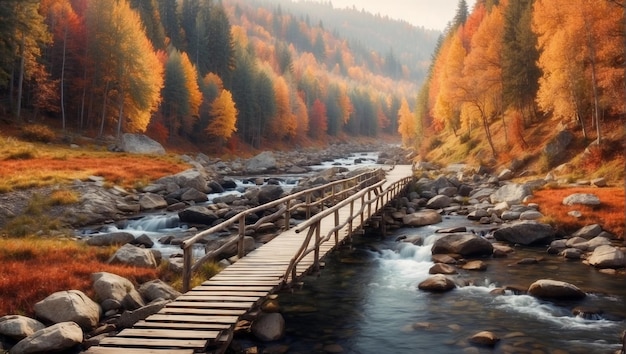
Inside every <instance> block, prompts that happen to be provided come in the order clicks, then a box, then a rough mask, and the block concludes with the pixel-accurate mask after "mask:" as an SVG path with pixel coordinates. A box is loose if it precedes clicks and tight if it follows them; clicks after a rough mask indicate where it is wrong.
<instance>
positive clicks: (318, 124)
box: [309, 99, 328, 139]
mask: <svg viewBox="0 0 626 354" xmlns="http://www.w3.org/2000/svg"><path fill="white" fill-rule="evenodd" d="M310 118H311V119H310V122H309V125H310V128H309V134H310V135H311V137H312V138H314V139H320V138H321V137H322V136H324V135H325V134H326V130H327V129H328V119H327V116H326V105H325V104H324V103H323V102H322V101H320V100H319V99H316V100H315V102H313V108H312V109H311V116H310Z"/></svg>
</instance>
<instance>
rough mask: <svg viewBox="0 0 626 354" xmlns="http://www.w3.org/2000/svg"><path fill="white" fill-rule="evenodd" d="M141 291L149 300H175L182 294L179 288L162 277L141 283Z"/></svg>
mask: <svg viewBox="0 0 626 354" xmlns="http://www.w3.org/2000/svg"><path fill="white" fill-rule="evenodd" d="M139 293H140V294H141V295H142V296H143V297H144V299H146V300H147V301H154V300H156V299H163V300H174V299H175V298H177V297H179V296H180V292H179V291H178V290H176V289H174V288H172V287H171V286H170V285H169V284H167V283H166V282H164V281H162V280H161V279H155V280H151V281H149V282H146V283H143V284H141V286H140V287H139Z"/></svg>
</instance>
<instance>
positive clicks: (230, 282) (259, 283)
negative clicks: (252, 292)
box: [202, 279, 280, 287]
mask: <svg viewBox="0 0 626 354" xmlns="http://www.w3.org/2000/svg"><path fill="white" fill-rule="evenodd" d="M278 284H280V281H279V280H257V281H254V280H250V281H241V282H237V281H236V280H212V279H209V280H207V281H205V282H203V283H202V285H205V286H207V285H239V286H241V287H244V286H262V285H274V286H275V285H278Z"/></svg>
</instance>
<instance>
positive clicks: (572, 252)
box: [559, 248, 583, 259]
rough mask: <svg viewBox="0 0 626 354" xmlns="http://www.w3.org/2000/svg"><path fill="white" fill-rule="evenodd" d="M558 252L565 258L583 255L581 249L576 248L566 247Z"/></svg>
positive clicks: (578, 257)
mask: <svg viewBox="0 0 626 354" xmlns="http://www.w3.org/2000/svg"><path fill="white" fill-rule="evenodd" d="M559 254H560V255H561V256H563V258H566V259H580V258H581V257H582V255H583V251H582V250H580V249H578V248H566V249H564V250H563V251H561V252H560V253H559Z"/></svg>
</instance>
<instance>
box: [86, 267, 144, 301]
mask: <svg viewBox="0 0 626 354" xmlns="http://www.w3.org/2000/svg"><path fill="white" fill-rule="evenodd" d="M91 280H92V281H93V289H94V291H95V293H96V296H97V298H98V300H99V301H100V302H102V301H105V300H108V299H113V300H116V301H118V302H119V303H121V304H122V306H124V308H126V309H130V310H134V309H136V308H137V307H141V306H143V305H145V304H144V301H143V298H142V297H141V295H140V294H139V292H138V291H137V290H135V286H134V285H133V283H131V282H130V280H128V279H126V278H124V277H120V276H119V275H116V274H112V273H107V272H99V273H93V274H91Z"/></svg>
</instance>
